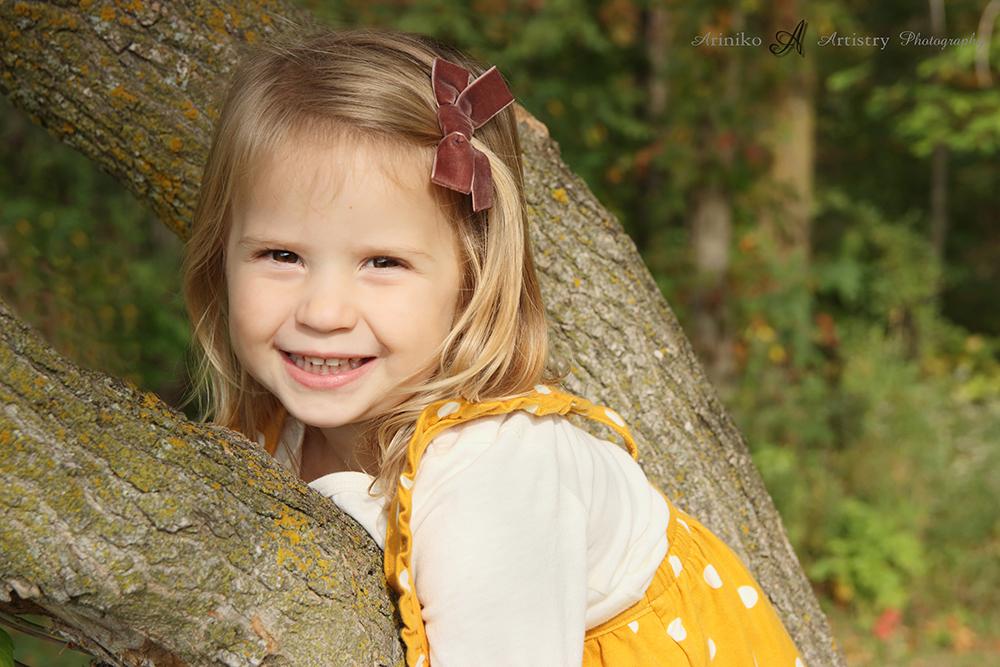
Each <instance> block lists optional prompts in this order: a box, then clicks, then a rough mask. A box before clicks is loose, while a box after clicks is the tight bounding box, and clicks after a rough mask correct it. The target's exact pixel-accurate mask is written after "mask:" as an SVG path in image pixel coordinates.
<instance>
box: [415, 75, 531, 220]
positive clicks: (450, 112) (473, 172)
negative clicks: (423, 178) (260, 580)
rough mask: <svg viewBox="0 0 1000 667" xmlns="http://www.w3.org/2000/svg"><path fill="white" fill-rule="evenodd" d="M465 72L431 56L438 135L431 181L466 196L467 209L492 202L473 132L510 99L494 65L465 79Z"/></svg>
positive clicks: (487, 174)
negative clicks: (436, 105) (470, 201)
mask: <svg viewBox="0 0 1000 667" xmlns="http://www.w3.org/2000/svg"><path fill="white" fill-rule="evenodd" d="M470 77H471V75H470V74H469V70H467V69H465V68H464V67H461V66H459V65H456V64H455V63H450V62H448V61H447V60H442V59H440V58H435V59H434V64H433V66H432V68H431V80H432V82H433V84H434V97H436V98H437V103H438V111H437V113H438V123H439V124H440V125H441V132H442V134H444V137H443V138H442V139H441V143H439V144H438V147H437V153H435V155H434V166H433V167H432V168H431V181H433V182H434V183H437V184H438V185H441V186H444V187H446V188H448V189H450V190H457V191H458V192H462V193H464V194H470V193H471V194H472V210H474V211H482V210H485V209H488V208H490V207H491V206H493V172H492V170H491V169H490V161H489V159H488V158H487V157H486V154H485V153H483V152H482V151H480V150H479V149H477V148H475V147H473V145H472V132H473V130H475V129H477V128H479V127H482V126H483V125H484V124H485V123H486V121H488V120H489V119H490V118H493V116H495V115H497V114H498V113H500V111H501V110H502V109H504V108H505V107H506V106H507V105H508V104H510V103H511V102H513V101H514V96H513V95H511V94H510V90H508V89H507V84H505V83H504V81H503V77H502V76H500V72H498V71H497V68H496V67H491V68H490V70H489V71H488V72H486V73H485V74H483V75H482V76H480V77H479V78H478V79H476V80H475V81H473V82H472V83H469V78H470Z"/></svg>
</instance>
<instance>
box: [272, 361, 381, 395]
mask: <svg viewBox="0 0 1000 667" xmlns="http://www.w3.org/2000/svg"><path fill="white" fill-rule="evenodd" d="M296 356H299V357H304V356H315V357H319V355H299V354H296ZM281 357H282V359H283V360H284V363H285V370H286V371H287V372H288V375H289V376H290V377H291V378H292V379H293V380H295V381H296V382H297V383H299V384H301V385H303V386H305V387H308V388H310V389H336V388H338V387H343V386H344V385H347V384H350V383H351V382H354V381H355V380H357V379H359V378H361V377H362V376H363V375H365V374H366V373H368V371H369V370H371V369H372V367H373V366H374V364H373V363H372V362H374V361H375V359H376V357H325V358H327V359H331V358H334V359H336V358H339V359H358V358H360V359H362V362H361V365H360V366H358V367H357V368H352V369H351V370H347V371H342V372H340V373H332V374H327V375H320V374H319V373H310V372H309V371H306V370H303V369H301V368H299V367H298V366H296V365H295V362H294V361H293V360H292V357H291V356H290V355H289V353H288V352H282V354H281Z"/></svg>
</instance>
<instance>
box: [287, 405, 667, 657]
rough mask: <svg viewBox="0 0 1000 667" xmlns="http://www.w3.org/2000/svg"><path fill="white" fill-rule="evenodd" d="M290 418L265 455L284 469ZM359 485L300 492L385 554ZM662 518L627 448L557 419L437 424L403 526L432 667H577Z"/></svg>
mask: <svg viewBox="0 0 1000 667" xmlns="http://www.w3.org/2000/svg"><path fill="white" fill-rule="evenodd" d="M288 421H289V423H287V424H286V425H285V428H284V430H283V433H282V441H281V443H280V444H279V446H278V449H277V451H276V452H275V457H276V458H277V459H278V460H279V461H281V462H282V463H284V464H285V465H287V466H289V467H290V468H291V469H292V470H293V472H296V471H297V468H298V465H297V462H298V455H299V451H300V449H301V439H302V426H301V424H299V423H297V422H295V421H294V420H292V419H289V420H288ZM371 481H372V479H371V477H369V476H368V475H365V474H364V473H359V472H341V473H333V474H330V475H326V476H324V477H321V478H319V479H317V480H315V481H313V482H312V483H311V484H310V486H312V487H313V488H315V489H316V490H318V491H319V492H320V493H322V494H323V495H324V496H326V497H328V498H330V499H331V500H332V501H333V502H334V503H335V504H336V505H337V506H338V507H340V508H341V509H342V510H344V511H345V512H346V513H348V514H349V515H351V516H352V517H353V518H354V519H356V520H357V521H358V522H359V523H360V524H361V525H362V526H364V528H365V529H366V530H367V531H368V533H369V534H371V535H372V537H373V538H374V539H375V540H376V541H377V542H378V543H379V546H380V547H383V548H384V544H385V529H386V520H387V512H386V508H385V506H384V504H383V500H382V499H381V498H377V497H372V496H370V495H369V493H368V487H369V485H370V484H371ZM669 518H670V510H669V506H668V505H667V503H666V501H665V500H664V499H663V498H662V496H660V494H659V492H658V491H657V490H656V489H655V488H653V487H652V486H651V485H650V484H649V483H648V482H647V481H646V477H645V475H644V473H643V472H642V470H641V469H640V468H639V466H638V465H637V464H636V463H635V462H634V461H633V460H632V458H631V457H630V456H629V455H628V453H626V452H625V451H624V450H623V449H621V448H620V447H618V446H617V445H614V444H612V443H610V442H607V441H604V440H601V439H598V438H595V437H593V436H591V435H589V434H588V433H586V432H585V431H583V430H581V429H579V428H578V427H576V426H575V425H573V424H572V423H571V422H570V421H569V420H568V419H566V418H564V417H560V416H558V415H551V416H545V417H536V416H534V415H531V414H528V413H527V412H524V411H517V412H513V413H509V414H505V415H499V416H495V417H484V418H480V419H476V420H474V421H471V422H467V423H465V424H461V425H458V426H455V427H453V428H450V429H448V430H445V431H444V432H442V433H441V434H439V435H438V436H437V437H435V438H434V440H433V442H432V443H431V444H430V445H429V446H428V448H427V450H426V452H425V453H424V456H423V459H422V460H421V462H420V465H419V467H418V469H417V475H416V479H415V482H414V486H413V514H412V520H411V522H410V529H411V532H412V535H413V555H412V570H413V571H412V576H413V581H414V585H415V586H416V591H417V595H418V597H419V599H420V602H421V604H422V606H423V610H422V616H423V619H424V623H425V627H426V631H427V638H428V642H429V645H430V649H431V656H430V657H431V664H433V665H435V666H436V667H451V666H462V665H471V664H476V665H483V664H491V663H489V660H495V661H496V664H498V665H501V664H502V665H505V666H506V665H579V664H580V663H581V661H582V654H583V639H584V633H585V632H586V630H587V629H589V628H592V627H595V626H597V625H600V624H601V623H603V622H605V621H607V620H609V619H611V618H613V617H614V616H616V615H617V614H618V613H620V612H622V611H624V610H625V609H627V608H629V607H630V606H632V605H633V604H635V603H636V602H638V601H639V600H640V599H641V598H642V597H643V594H644V593H645V591H646V588H647V587H648V586H649V584H650V582H651V581H652V577H653V574H654V572H655V571H656V569H657V568H658V567H659V565H660V563H661V562H662V561H663V558H664V557H665V556H666V553H667V546H668V545H667V538H666V529H667V523H668V522H669ZM489 656H496V657H495V658H491V657H489Z"/></svg>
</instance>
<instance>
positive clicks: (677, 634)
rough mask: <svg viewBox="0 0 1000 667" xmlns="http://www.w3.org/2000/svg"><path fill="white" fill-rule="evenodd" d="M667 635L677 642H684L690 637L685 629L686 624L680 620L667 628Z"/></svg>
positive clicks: (676, 619) (674, 621)
mask: <svg viewBox="0 0 1000 667" xmlns="http://www.w3.org/2000/svg"><path fill="white" fill-rule="evenodd" d="M667 634H668V635H670V638H671V639H673V640H674V641H675V642H682V641H684V639H685V638H686V637H687V636H688V633H687V630H685V629H684V623H683V622H681V619H680V618H675V619H674V620H673V621H671V622H670V625H668V626H667Z"/></svg>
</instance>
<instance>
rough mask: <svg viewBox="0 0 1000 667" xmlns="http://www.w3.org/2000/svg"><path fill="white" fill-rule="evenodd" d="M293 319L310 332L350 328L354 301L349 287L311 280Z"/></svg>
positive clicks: (354, 314)
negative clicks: (310, 330)
mask: <svg viewBox="0 0 1000 667" xmlns="http://www.w3.org/2000/svg"><path fill="white" fill-rule="evenodd" d="M324 283H325V284H324ZM295 319H296V321H297V322H298V323H299V324H301V325H303V326H305V327H308V328H310V329H312V330H314V331H320V332H328V331H336V330H338V329H352V328H354V326H355V325H356V324H357V323H358V310H357V304H356V303H355V299H354V295H353V294H352V293H351V290H350V288H349V287H344V286H335V285H331V284H330V283H329V282H326V281H318V280H313V281H310V283H309V284H308V285H307V286H306V289H305V290H304V291H303V293H302V295H301V298H300V299H299V303H298V307H297V308H296V310H295Z"/></svg>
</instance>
